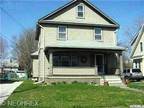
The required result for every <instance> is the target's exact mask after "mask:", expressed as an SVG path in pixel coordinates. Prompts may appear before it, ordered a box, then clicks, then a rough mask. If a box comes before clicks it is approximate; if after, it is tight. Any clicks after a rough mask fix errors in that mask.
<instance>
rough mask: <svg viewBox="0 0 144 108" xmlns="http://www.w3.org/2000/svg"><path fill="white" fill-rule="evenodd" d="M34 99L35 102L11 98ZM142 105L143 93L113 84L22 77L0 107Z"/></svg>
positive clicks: (65, 107)
mask: <svg viewBox="0 0 144 108" xmlns="http://www.w3.org/2000/svg"><path fill="white" fill-rule="evenodd" d="M35 101H36V102H38V105H37V104H36V106H37V107H36V106H33V107H32V105H31V104H30V105H25V106H24V105H19V104H14V103H12V102H15V103H16V102H29V103H30V102H35ZM133 104H139V105H144V95H142V94H140V93H136V92H132V91H128V90H123V89H120V88H117V87H108V86H93V85H87V84H78V83H75V84H57V85H47V86H45V85H34V84H32V82H31V81H25V82H24V83H23V84H22V85H21V86H19V87H18V88H17V89H16V90H15V91H14V93H13V94H12V95H11V96H10V97H9V98H8V100H7V101H6V102H5V105H3V106H1V107H0V108H101V107H104V108H108V107H110V108H111V107H113V108H115V107H119V108H125V107H129V105H133Z"/></svg>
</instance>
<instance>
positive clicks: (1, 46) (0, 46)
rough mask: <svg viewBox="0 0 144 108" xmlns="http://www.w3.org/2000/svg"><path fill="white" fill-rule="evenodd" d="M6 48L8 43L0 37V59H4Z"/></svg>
mask: <svg viewBox="0 0 144 108" xmlns="http://www.w3.org/2000/svg"><path fill="white" fill-rule="evenodd" d="M7 48H8V43H7V41H6V39H5V38H3V37H2V36H0V59H1V61H2V59H4V58H5V57H6V52H7Z"/></svg>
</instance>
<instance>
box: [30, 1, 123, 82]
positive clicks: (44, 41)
mask: <svg viewBox="0 0 144 108" xmlns="http://www.w3.org/2000/svg"><path fill="white" fill-rule="evenodd" d="M118 28H119V24H117V23H116V22H115V21H114V20H113V19H111V18H110V17H109V16H107V15H106V14H105V13H103V12H102V11H101V10H100V9H98V8H97V7H95V6H94V5H93V4H91V3H90V2H89V1H88V0H72V1H70V2H69V3H67V4H66V5H64V6H62V7H60V8H58V9H57V10H55V11H54V12H52V13H50V14H48V15H46V16H44V17H42V18H41V19H39V20H38V23H37V33H36V34H37V35H36V40H38V51H37V52H35V53H33V54H32V55H33V58H34V59H33V76H34V77H37V78H38V79H39V81H46V82H57V81H67V82H72V81H82V82H96V83H100V80H101V79H102V78H103V77H102V76H108V75H111V76H119V75H120V73H121V72H122V71H123V61H122V51H123V50H124V48H122V47H119V46H117V34H116V33H117V29H118Z"/></svg>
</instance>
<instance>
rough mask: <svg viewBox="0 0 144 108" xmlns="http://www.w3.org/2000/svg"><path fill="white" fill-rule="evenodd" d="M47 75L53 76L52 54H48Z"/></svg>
mask: <svg viewBox="0 0 144 108" xmlns="http://www.w3.org/2000/svg"><path fill="white" fill-rule="evenodd" d="M49 66H50V67H49V75H52V74H53V52H52V51H50V52H49Z"/></svg>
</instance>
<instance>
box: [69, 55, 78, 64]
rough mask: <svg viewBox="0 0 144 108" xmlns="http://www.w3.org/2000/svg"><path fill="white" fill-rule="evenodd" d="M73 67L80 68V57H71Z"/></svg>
mask: <svg viewBox="0 0 144 108" xmlns="http://www.w3.org/2000/svg"><path fill="white" fill-rule="evenodd" d="M71 65H72V66H78V56H71Z"/></svg>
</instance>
